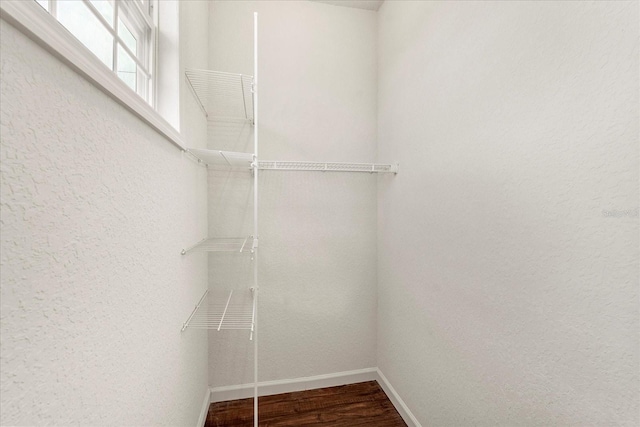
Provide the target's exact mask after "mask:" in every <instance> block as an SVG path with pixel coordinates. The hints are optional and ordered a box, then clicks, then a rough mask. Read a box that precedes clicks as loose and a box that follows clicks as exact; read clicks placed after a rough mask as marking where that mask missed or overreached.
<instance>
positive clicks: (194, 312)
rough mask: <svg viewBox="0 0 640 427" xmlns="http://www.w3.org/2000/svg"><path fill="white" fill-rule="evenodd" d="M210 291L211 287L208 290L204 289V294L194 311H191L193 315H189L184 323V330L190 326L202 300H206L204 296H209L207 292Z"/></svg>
mask: <svg viewBox="0 0 640 427" xmlns="http://www.w3.org/2000/svg"><path fill="white" fill-rule="evenodd" d="M208 293H209V289H207V290H206V291H204V294H203V295H202V298H200V301H198V304H196V307H195V308H194V309H193V311H192V312H191V315H190V316H189V318H188V319H187V321H186V322H184V323H183V324H182V331H184V330H185V329H187V327H188V326H189V322H191V319H192V318H193V316H194V315H195V314H196V312H197V311H198V309H199V308H200V304H202V300H204V298H205V297H206V296H207V294H208Z"/></svg>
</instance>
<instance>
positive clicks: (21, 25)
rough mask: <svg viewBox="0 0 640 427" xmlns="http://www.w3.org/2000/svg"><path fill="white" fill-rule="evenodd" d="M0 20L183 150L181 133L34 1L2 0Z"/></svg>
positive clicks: (0, 3)
mask: <svg viewBox="0 0 640 427" xmlns="http://www.w3.org/2000/svg"><path fill="white" fill-rule="evenodd" d="M0 17H1V18H2V19H4V20H6V21H7V22H9V23H10V24H12V25H14V26H15V27H16V28H18V29H19V30H20V31H22V32H23V33H25V34H26V35H27V36H29V38H31V39H33V40H34V41H35V42H36V43H38V44H39V45H41V46H43V47H44V48H45V49H47V50H48V51H49V52H51V53H52V54H54V55H55V56H56V57H58V58H59V59H61V60H62V61H64V62H65V63H66V64H68V65H69V66H70V67H72V68H73V69H74V70H75V71H77V72H78V73H80V74H81V75H82V76H84V77H85V78H86V79H87V80H88V81H90V82H91V83H93V84H94V85H95V86H96V87H97V88H99V89H100V90H101V91H103V92H104V93H105V94H106V95H108V96H109V97H111V98H113V99H114V100H115V101H116V102H118V103H119V104H121V105H122V106H123V107H125V108H126V109H128V110H129V111H131V112H132V113H133V114H135V115H136V116H137V117H139V118H140V119H141V120H142V121H144V122H145V123H147V124H148V125H149V126H151V127H152V128H154V129H155V130H156V131H158V132H159V133H160V134H161V135H162V136H164V137H165V138H166V139H167V140H169V142H171V143H173V144H174V145H175V146H176V147H178V148H179V149H181V150H183V151H185V145H184V142H183V141H182V137H181V136H180V133H179V132H178V131H177V130H176V129H175V128H174V127H173V126H171V125H170V124H169V122H167V121H166V120H165V119H164V118H163V117H162V116H160V114H158V112H157V111H155V110H154V109H153V108H152V107H151V106H150V105H149V104H147V103H146V102H145V101H144V100H143V99H142V98H141V97H140V96H138V94H136V93H135V92H134V91H132V90H131V89H130V88H129V87H128V86H127V85H126V84H125V83H124V82H122V81H121V80H120V79H119V78H118V76H116V75H115V74H114V73H113V72H112V71H111V70H109V69H108V68H107V67H105V66H104V64H103V63H102V62H100V60H99V59H98V58H96V57H95V56H94V55H93V53H91V51H90V50H89V49H87V48H86V47H85V46H84V45H83V44H82V43H80V42H79V41H78V40H77V39H76V38H75V37H74V36H73V35H72V34H71V33H69V32H68V31H67V30H66V29H65V28H64V27H62V26H61V25H51V24H52V23H56V24H57V22H55V20H53V18H52V17H51V16H50V15H49V14H48V13H47V11H45V10H44V9H43V8H42V7H41V6H40V5H38V4H37V3H36V2H35V1H25V0H3V1H1V2H0Z"/></svg>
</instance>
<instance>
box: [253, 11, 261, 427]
mask: <svg viewBox="0 0 640 427" xmlns="http://www.w3.org/2000/svg"><path fill="white" fill-rule="evenodd" d="M253 87H254V93H253V96H254V98H253V123H254V128H253V138H254V153H253V154H254V155H255V163H256V165H255V173H254V174H253V179H254V192H253V197H254V201H253V235H254V238H255V239H259V237H260V234H259V233H258V87H259V86H258V13H257V12H254V13H253ZM254 246H255V242H254ZM253 282H254V286H255V291H254V295H253V298H254V300H253V304H254V307H255V306H256V305H257V303H258V290H259V288H258V248H256V250H255V254H254V260H253ZM256 311H257V310H255V309H254V314H255V315H254V321H255V322H256V323H255V325H256V327H255V330H254V331H253V336H252V338H253V426H254V427H258V328H257V322H258V316H257V312H256Z"/></svg>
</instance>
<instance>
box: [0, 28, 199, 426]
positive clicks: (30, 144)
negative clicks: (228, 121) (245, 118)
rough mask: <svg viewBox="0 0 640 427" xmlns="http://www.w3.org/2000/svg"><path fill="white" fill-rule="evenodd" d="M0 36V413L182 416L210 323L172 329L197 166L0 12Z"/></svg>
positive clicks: (49, 417)
mask: <svg viewBox="0 0 640 427" xmlns="http://www.w3.org/2000/svg"><path fill="white" fill-rule="evenodd" d="M204 22H205V23H206V18H205V19H204ZM188 39H189V35H188V34H185V40H184V42H185V43H186V42H188ZM0 40H1V42H2V45H1V46H2V61H1V81H2V84H1V92H0V93H1V121H0V122H1V126H2V127H1V133H2V145H1V149H0V162H1V163H0V164H1V176H2V186H1V194H2V212H1V218H2V236H1V258H0V265H1V272H0V277H1V287H0V293H1V303H0V304H1V305H0V308H1V311H0V320H1V325H2V326H1V347H0V351H1V362H0V378H1V393H0V394H1V404H0V420H1V423H2V424H3V425H30V426H31V425H52V424H56V425H82V426H86V425H119V426H123V425H154V426H159V425H172V426H176V425H183V426H187V425H195V424H196V422H197V420H198V416H199V413H200V409H201V405H202V401H203V398H204V396H205V392H206V387H207V380H206V377H207V335H206V333H203V332H199V331H195V332H194V331H187V332H186V333H181V332H180V328H181V325H182V322H184V321H185V320H186V318H187V316H188V315H189V313H190V312H191V310H192V308H193V305H194V304H195V303H196V302H197V300H198V298H199V297H200V295H201V294H202V292H204V289H205V288H206V279H207V278H206V271H207V265H206V262H205V261H204V260H201V259H197V258H190V259H187V258H184V257H181V256H180V249H181V248H182V247H184V246H186V245H188V244H191V243H192V242H194V241H197V240H198V239H200V238H201V236H202V235H203V234H205V233H206V221H207V218H206V188H207V184H206V172H205V170H204V168H202V167H198V166H196V165H195V163H194V162H193V161H191V160H190V159H188V158H187V157H186V156H185V155H184V154H182V153H181V152H180V151H179V150H177V149H176V148H175V146H173V145H172V144H170V143H169V142H168V141H166V140H164V139H163V137H161V136H160V135H159V134H158V133H156V132H155V131H153V130H152V129H151V128H149V127H148V126H147V125H145V124H144V123H142V122H141V121H140V120H138V119H137V118H135V117H134V116H133V115H131V114H130V113H129V112H127V111H125V110H124V109H123V108H122V107H121V106H119V105H118V104H116V103H115V102H113V101H112V100H111V99H110V98H108V97H107V96H105V95H104V94H103V93H102V92H100V91H99V90H98V89H96V88H95V87H93V86H92V85H91V84H89V83H88V82H86V81H85V80H84V79H82V78H80V77H79V76H78V75H76V74H75V73H74V72H73V71H71V70H70V69H69V68H68V67H67V66H65V65H64V64H62V63H61V62H59V61H58V60H56V59H54V58H53V57H52V56H51V55H50V54H48V53H47V52H45V51H44V50H43V49H41V48H40V47H39V46H37V45H36V44H34V43H33V42H32V41H31V40H29V39H27V38H26V37H25V36H24V35H22V33H20V32H18V31H17V30H16V29H14V28H13V27H12V26H10V25H9V24H7V23H6V22H4V21H2V22H1V37H0ZM190 46H191V48H192V49H198V46H203V45H202V44H200V45H198V44H197V41H194V40H192V41H191V45H190ZM204 46H206V41H205V42H204ZM201 54H203V55H206V49H203V51H201ZM191 126H200V127H203V126H204V123H203V122H200V123H197V122H196V121H192V122H191ZM196 133H197V132H192V133H191V135H195V134H196ZM189 142H191V143H192V144H197V143H198V141H196V140H193V139H190V140H189Z"/></svg>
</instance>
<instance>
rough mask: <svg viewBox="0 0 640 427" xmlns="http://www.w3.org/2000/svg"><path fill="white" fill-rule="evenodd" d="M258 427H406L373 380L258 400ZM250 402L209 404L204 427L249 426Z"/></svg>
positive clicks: (251, 412)
mask: <svg viewBox="0 0 640 427" xmlns="http://www.w3.org/2000/svg"><path fill="white" fill-rule="evenodd" d="M258 405H259V407H258V415H259V417H258V418H259V424H260V427H294V426H295V427H301V426H308V427H315V426H333V427H358V426H370V427H371V426H373V427H406V424H405V423H404V421H403V420H402V418H401V417H400V414H398V412H397V411H396V409H395V408H394V407H393V404H392V403H391V401H389V398H388V397H387V395H386V394H385V393H384V391H382V389H381V388H380V386H379V385H378V383H377V382H375V381H368V382H364V383H358V384H349V385H343V386H339V387H328V388H320V389H316V390H307V391H298V392H295V393H284V394H276V395H273V396H264V397H261V398H260V399H258ZM252 426H253V399H242V400H232V401H229V402H218V403H212V404H211V406H209V413H208V414H207V422H206V423H205V427H252Z"/></svg>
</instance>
